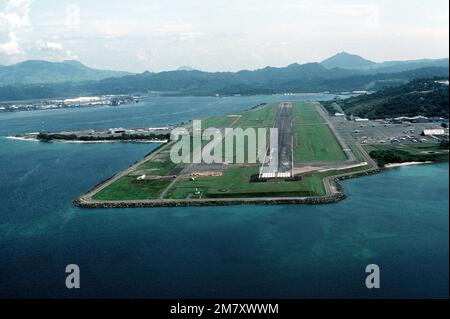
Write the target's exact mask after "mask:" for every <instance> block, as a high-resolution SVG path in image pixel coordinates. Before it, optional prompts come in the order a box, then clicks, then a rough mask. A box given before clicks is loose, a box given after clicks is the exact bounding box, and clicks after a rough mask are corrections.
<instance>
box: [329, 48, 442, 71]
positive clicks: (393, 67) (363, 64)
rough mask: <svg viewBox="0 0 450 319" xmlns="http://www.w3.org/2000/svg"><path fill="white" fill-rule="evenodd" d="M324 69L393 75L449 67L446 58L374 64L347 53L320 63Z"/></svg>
mask: <svg viewBox="0 0 450 319" xmlns="http://www.w3.org/2000/svg"><path fill="white" fill-rule="evenodd" d="M320 64H322V65H323V66H324V67H326V68H328V69H333V68H341V69H350V70H359V71H364V72H365V73H367V74H376V73H395V72H403V71H409V70H414V69H419V68H426V67H447V68H448V66H449V62H448V58H445V59H421V60H409V61H386V62H381V63H376V62H373V61H370V60H366V59H364V58H362V57H360V56H359V55H354V54H350V53H347V52H341V53H338V54H336V55H334V56H332V57H331V58H328V59H326V60H324V61H322V62H321V63H320Z"/></svg>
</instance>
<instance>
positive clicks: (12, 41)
mask: <svg viewBox="0 0 450 319" xmlns="http://www.w3.org/2000/svg"><path fill="white" fill-rule="evenodd" d="M0 53H3V54H6V55H17V54H21V53H22V50H21V49H20V45H19V42H18V41H17V36H16V35H15V34H14V33H13V32H10V33H9V41H8V42H4V43H0Z"/></svg>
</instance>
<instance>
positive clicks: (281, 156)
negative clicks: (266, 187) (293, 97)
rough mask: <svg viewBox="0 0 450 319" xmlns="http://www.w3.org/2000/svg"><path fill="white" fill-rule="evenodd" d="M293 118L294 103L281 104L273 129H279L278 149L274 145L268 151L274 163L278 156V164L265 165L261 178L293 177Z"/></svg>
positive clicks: (262, 168)
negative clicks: (275, 156)
mask: <svg viewBox="0 0 450 319" xmlns="http://www.w3.org/2000/svg"><path fill="white" fill-rule="evenodd" d="M292 118H293V114H292V103H290V102H283V103H280V104H279V106H278V111H277V115H276V118H275V121H274V124H273V127H274V128H277V129H278V147H273V145H270V150H269V151H268V156H269V157H270V159H271V161H272V163H273V161H274V160H275V158H274V155H275V154H277V155H278V163H276V165H275V166H272V165H270V166H269V165H267V164H263V166H262V167H261V171H260V177H285V178H288V177H292V176H293V166H292V164H293V163H292V160H293V158H292V155H293V151H292V147H293V129H292ZM269 164H270V163H269Z"/></svg>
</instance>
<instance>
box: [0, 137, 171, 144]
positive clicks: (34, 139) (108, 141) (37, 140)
mask: <svg viewBox="0 0 450 319" xmlns="http://www.w3.org/2000/svg"><path fill="white" fill-rule="evenodd" d="M5 138H6V139H9V140H16V141H28V142H44V143H50V142H61V143H76V144H95V143H162V144H164V143H167V142H168V141H167V140H95V141H82V140H58V139H55V140H50V141H48V142H45V141H42V140H39V139H37V138H33V137H21V136H5Z"/></svg>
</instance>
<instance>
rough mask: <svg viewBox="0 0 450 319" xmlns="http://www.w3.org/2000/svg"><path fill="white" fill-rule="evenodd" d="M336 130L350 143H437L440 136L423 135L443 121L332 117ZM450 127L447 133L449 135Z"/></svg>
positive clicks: (439, 126)
mask: <svg viewBox="0 0 450 319" xmlns="http://www.w3.org/2000/svg"><path fill="white" fill-rule="evenodd" d="M330 120H331V121H332V122H333V124H334V126H335V128H336V130H337V131H338V132H339V133H340V134H341V136H342V137H343V138H344V139H346V142H347V143H349V144H355V143H360V144H387V143H398V144H410V143H437V142H439V141H440V138H438V137H431V136H422V135H421V134H422V132H423V130H424V129H431V128H440V129H442V126H441V123H409V122H408V123H401V124H392V123H386V122H384V121H367V122H355V121H349V120H347V119H345V118H344V117H330ZM448 132H449V131H448V129H445V133H446V134H447V135H448Z"/></svg>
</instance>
